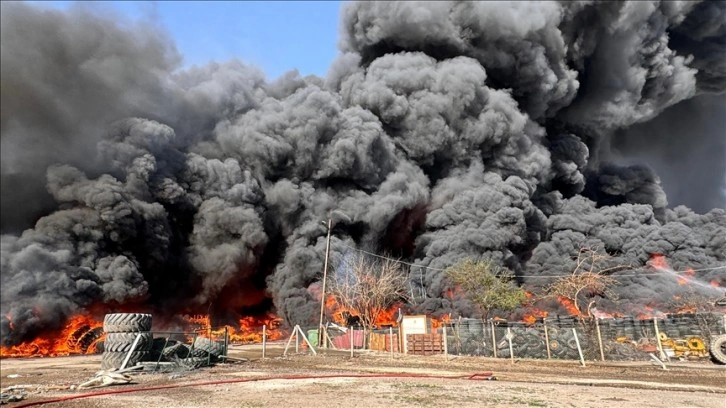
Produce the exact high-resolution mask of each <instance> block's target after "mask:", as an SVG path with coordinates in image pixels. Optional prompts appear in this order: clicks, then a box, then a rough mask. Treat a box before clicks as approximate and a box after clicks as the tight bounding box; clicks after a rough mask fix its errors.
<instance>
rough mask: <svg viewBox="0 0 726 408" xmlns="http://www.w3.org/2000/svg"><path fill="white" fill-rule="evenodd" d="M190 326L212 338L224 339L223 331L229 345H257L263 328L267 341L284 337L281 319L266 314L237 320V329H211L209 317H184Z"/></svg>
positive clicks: (225, 327) (231, 327)
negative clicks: (227, 337)
mask: <svg viewBox="0 0 726 408" xmlns="http://www.w3.org/2000/svg"><path fill="white" fill-rule="evenodd" d="M184 319H185V320H186V321H187V322H189V323H190V324H193V325H195V327H193V328H192V330H193V331H194V332H195V333H197V334H200V335H205V336H209V335H211V336H212V337H224V333H225V330H226V331H227V335H228V336H229V341H230V342H231V343H259V342H262V334H263V326H264V332H265V336H266V337H267V340H268V341H272V340H279V339H282V338H283V337H285V333H284V331H283V330H282V329H281V328H280V325H281V323H282V319H281V318H279V317H277V316H275V315H272V314H267V315H265V316H262V317H254V316H249V317H242V318H240V319H239V320H238V323H239V327H233V326H230V325H224V326H222V327H219V328H212V324H211V319H210V318H209V315H193V316H184Z"/></svg>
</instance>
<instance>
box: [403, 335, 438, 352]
mask: <svg viewBox="0 0 726 408" xmlns="http://www.w3.org/2000/svg"><path fill="white" fill-rule="evenodd" d="M406 343H407V350H408V354H415V355H423V356H428V355H432V354H441V353H443V352H444V337H443V336H442V335H441V334H434V333H432V334H409V335H407V336H406Z"/></svg>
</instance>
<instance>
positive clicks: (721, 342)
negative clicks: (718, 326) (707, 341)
mask: <svg viewBox="0 0 726 408" xmlns="http://www.w3.org/2000/svg"><path fill="white" fill-rule="evenodd" d="M710 346H711V347H710V351H711V357H713V359H714V360H715V361H717V362H719V363H721V364H726V334H722V335H720V336H716V337H714V338H713V340H711V345H710Z"/></svg>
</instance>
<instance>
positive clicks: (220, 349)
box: [192, 337, 224, 359]
mask: <svg viewBox="0 0 726 408" xmlns="http://www.w3.org/2000/svg"><path fill="white" fill-rule="evenodd" d="M208 354H209V355H211V356H212V358H213V359H216V358H218V357H219V356H221V355H222V354H224V346H222V345H221V344H219V343H217V342H216V341H212V340H210V339H208V338H206V337H197V338H196V339H194V351H192V355H193V356H194V357H206V356H207V355H208Z"/></svg>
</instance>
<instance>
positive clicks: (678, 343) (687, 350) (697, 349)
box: [660, 333, 708, 358]
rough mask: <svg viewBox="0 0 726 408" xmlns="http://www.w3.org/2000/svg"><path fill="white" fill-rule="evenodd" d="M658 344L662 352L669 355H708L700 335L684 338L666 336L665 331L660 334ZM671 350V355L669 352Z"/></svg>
mask: <svg viewBox="0 0 726 408" xmlns="http://www.w3.org/2000/svg"><path fill="white" fill-rule="evenodd" d="M660 344H661V346H662V347H663V352H664V353H666V355H668V356H669V357H691V356H694V357H699V358H701V357H708V350H707V349H706V343H705V342H704V341H703V339H702V338H700V337H695V336H694V337H689V338H688V339H686V340H674V339H671V338H668V336H666V334H665V333H661V334H660ZM670 350H672V355H671V353H670V352H669V351H670Z"/></svg>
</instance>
